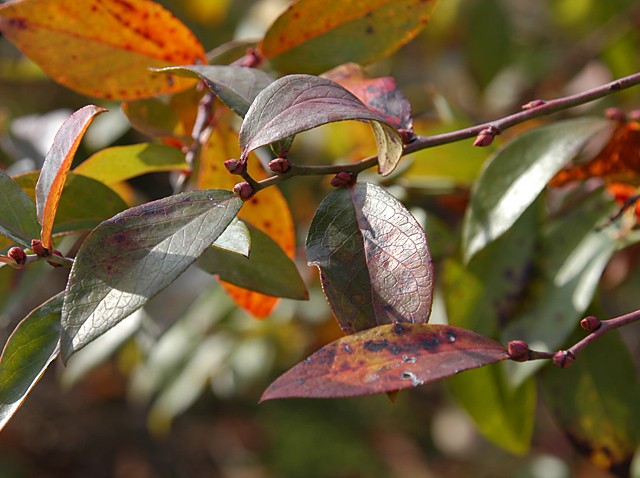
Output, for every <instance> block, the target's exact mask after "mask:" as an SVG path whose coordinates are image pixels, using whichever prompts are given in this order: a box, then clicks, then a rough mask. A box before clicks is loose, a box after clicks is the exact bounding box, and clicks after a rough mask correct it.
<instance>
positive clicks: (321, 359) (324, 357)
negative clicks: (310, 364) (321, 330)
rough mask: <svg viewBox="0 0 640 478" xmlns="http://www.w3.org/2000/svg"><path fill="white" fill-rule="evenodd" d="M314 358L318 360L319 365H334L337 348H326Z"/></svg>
mask: <svg viewBox="0 0 640 478" xmlns="http://www.w3.org/2000/svg"><path fill="white" fill-rule="evenodd" d="M314 357H315V358H316V359H317V361H318V363H319V364H332V363H333V362H334V361H335V358H336V349H335V348H333V347H332V348H326V349H323V350H321V351H320V352H318V353H317V354H316V355H314Z"/></svg>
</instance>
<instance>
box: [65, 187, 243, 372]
mask: <svg viewBox="0 0 640 478" xmlns="http://www.w3.org/2000/svg"><path fill="white" fill-rule="evenodd" d="M241 205H242V201H241V200H240V199H239V198H237V197H235V196H234V195H233V193H231V192H229V191H221V190H204V191H193V192H189V193H183V194H179V195H175V196H171V197H168V198H164V199H160V200H158V201H153V202H150V203H146V204H143V205H141V206H137V207H133V208H131V209H128V210H126V211H124V212H122V213H120V214H118V215H116V216H114V217H113V218H111V219H109V220H107V221H105V222H103V223H102V224H100V225H99V226H98V227H97V228H96V229H94V230H93V231H92V232H91V234H89V236H87V238H86V239H85V241H84V242H83V244H82V247H81V248H80V250H79V251H78V255H77V256H76V260H75V262H74V265H73V267H72V269H71V274H70V276H69V282H68V285H67V290H66V295H65V301H64V307H63V311H62V326H63V333H62V356H63V359H65V360H66V359H68V358H69V356H71V354H72V353H73V352H75V351H77V350H79V349H81V348H82V347H83V346H85V345H86V344H87V343H89V342H91V341H92V340H93V339H95V338H97V337H99V336H100V335H101V334H102V333H104V332H105V331H107V330H108V329H110V328H111V327H113V326H114V325H115V324H117V323H118V322H120V321H121V320H122V319H124V318H126V317H127V316H128V315H130V314H131V313H132V312H133V311H135V310H137V309H138V308H140V307H142V306H143V305H144V304H145V303H146V302H147V301H148V300H149V299H150V298H151V297H153V296H154V295H155V294H157V293H158V292H160V291H161V290H162V289H164V288H165V287H166V286H167V285H169V284H170V283H171V282H173V281H174V280H175V279H176V278H177V277H178V276H179V275H180V274H181V273H182V272H183V271H184V270H185V269H186V268H187V267H188V266H189V265H191V264H192V263H193V262H194V261H195V260H196V259H197V258H198V257H199V256H200V255H201V254H202V253H203V252H204V250H205V249H207V247H209V246H210V245H211V244H212V243H213V242H214V241H215V240H216V239H217V238H218V236H219V235H220V234H222V232H223V231H224V230H225V229H226V228H227V226H228V225H229V223H230V222H231V220H232V219H233V218H234V217H235V216H236V214H237V213H238V211H239V210H240V207H241Z"/></svg>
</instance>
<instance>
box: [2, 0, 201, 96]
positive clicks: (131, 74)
mask: <svg viewBox="0 0 640 478" xmlns="http://www.w3.org/2000/svg"><path fill="white" fill-rule="evenodd" d="M0 31H1V32H2V34H3V35H4V36H5V37H7V38H8V39H9V40H11V41H12V42H13V43H15V44H16V45H17V46H18V48H20V49H21V50H22V51H23V52H24V53H25V54H26V55H27V56H28V57H29V58H30V59H31V60H33V61H34V62H35V63H37V64H38V65H39V66H40V67H41V68H42V69H43V70H44V71H45V73H47V74H48V75H49V76H50V77H51V78H53V79H54V80H55V81H57V82H59V83H62V84H63V85H65V86H67V87H69V88H72V89H74V90H76V91H79V92H81V93H84V94H86V95H90V96H96V97H100V98H118V99H135V98H142V97H148V96H153V95H158V94H161V93H170V92H174V91H180V90H182V89H184V88H186V87H187V86H189V85H191V84H193V81H192V80H185V79H181V78H173V77H168V76H167V75H161V74H158V73H154V72H151V71H150V70H149V68H152V67H155V68H162V67H165V66H172V65H189V64H194V63H198V62H201V63H204V62H205V61H206V60H205V58H204V49H203V48H202V45H201V44H200V43H199V42H198V40H197V39H196V37H195V36H194V35H193V33H192V32H191V31H190V30H189V29H188V28H187V27H186V26H185V25H183V24H182V23H181V22H180V21H179V20H178V19H177V18H176V17H175V16H173V14H171V13H170V12H169V11H167V10H165V9H164V8H163V7H162V6H160V5H159V4H157V3H155V2H152V1H150V0H82V1H74V2H69V1H67V0H22V1H16V2H12V3H9V4H7V5H4V6H2V7H0Z"/></svg>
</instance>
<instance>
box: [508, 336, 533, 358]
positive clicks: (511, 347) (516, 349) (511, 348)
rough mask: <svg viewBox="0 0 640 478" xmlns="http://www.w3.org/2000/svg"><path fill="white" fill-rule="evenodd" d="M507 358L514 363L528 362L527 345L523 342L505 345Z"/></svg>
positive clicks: (517, 341) (514, 341)
mask: <svg viewBox="0 0 640 478" xmlns="http://www.w3.org/2000/svg"><path fill="white" fill-rule="evenodd" d="M507 352H508V354H509V358H511V360H513V361H514V362H526V361H527V360H529V352H530V349H529V344H528V343H526V342H525V341H524V340H512V341H511V342H509V343H508V344H507Z"/></svg>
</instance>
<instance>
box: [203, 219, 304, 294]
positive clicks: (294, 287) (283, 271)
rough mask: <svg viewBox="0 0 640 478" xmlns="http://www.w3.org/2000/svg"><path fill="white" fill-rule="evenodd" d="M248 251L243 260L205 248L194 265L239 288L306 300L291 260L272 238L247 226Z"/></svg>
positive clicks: (302, 282)
mask: <svg viewBox="0 0 640 478" xmlns="http://www.w3.org/2000/svg"><path fill="white" fill-rule="evenodd" d="M250 231H251V252H250V254H249V257H248V258H246V257H243V256H241V255H239V254H235V253H233V252H229V251H225V250H221V249H217V248H215V247H212V248H209V249H207V251H206V252H205V253H204V254H203V255H202V256H200V258H199V259H198V261H197V262H196V265H198V267H200V268H202V269H204V270H205V271H207V272H209V273H211V274H215V275H217V276H218V277H219V278H220V279H221V280H223V281H225V282H229V283H231V284H234V285H236V286H238V287H242V288H244V289H248V290H252V291H255V292H260V293H261V294H266V295H272V296H275V297H288V298H290V299H297V300H305V299H308V298H309V295H308V292H307V289H306V287H305V284H304V281H303V280H302V278H301V277H300V273H299V272H298V269H297V268H296V265H295V264H294V263H293V261H292V260H291V259H290V258H289V257H288V256H287V255H286V254H285V252H284V251H283V250H282V249H281V248H280V246H278V244H276V243H275V242H274V241H273V239H271V238H270V237H269V236H268V235H266V234H264V233H263V232H261V231H260V230H258V229H256V228H254V227H250Z"/></svg>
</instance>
